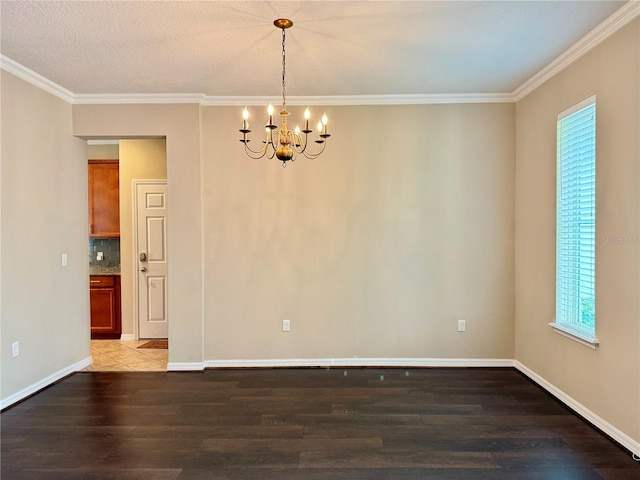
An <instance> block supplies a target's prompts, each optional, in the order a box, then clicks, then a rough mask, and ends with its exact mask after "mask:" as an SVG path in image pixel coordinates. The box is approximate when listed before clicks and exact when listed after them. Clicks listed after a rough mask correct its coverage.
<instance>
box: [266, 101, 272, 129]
mask: <svg viewBox="0 0 640 480" xmlns="http://www.w3.org/2000/svg"><path fill="white" fill-rule="evenodd" d="M267 112H268V113H269V126H271V125H273V105H271V104H269V106H268V107H267Z"/></svg>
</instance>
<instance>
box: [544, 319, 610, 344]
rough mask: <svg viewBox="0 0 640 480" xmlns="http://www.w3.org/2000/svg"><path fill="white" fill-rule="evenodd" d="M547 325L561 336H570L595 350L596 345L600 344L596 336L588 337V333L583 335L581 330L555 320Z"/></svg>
mask: <svg viewBox="0 0 640 480" xmlns="http://www.w3.org/2000/svg"><path fill="white" fill-rule="evenodd" d="M549 326H550V327H551V328H553V331H554V332H556V333H558V334H560V335H562V336H563V337H567V338H570V339H571V340H575V341H576V342H578V343H581V344H582V345H584V346H585V347H589V348H592V349H593V350H597V349H598V347H599V346H600V342H599V341H598V339H597V338H596V337H590V336H588V335H585V334H584V333H582V332H579V331H577V330H573V329H572V328H569V327H566V326H564V325H560V324H558V323H555V322H551V323H550V324H549Z"/></svg>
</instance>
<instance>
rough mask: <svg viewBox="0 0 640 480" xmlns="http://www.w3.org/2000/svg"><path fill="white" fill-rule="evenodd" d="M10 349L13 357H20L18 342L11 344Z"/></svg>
mask: <svg viewBox="0 0 640 480" xmlns="http://www.w3.org/2000/svg"><path fill="white" fill-rule="evenodd" d="M11 349H12V350H13V356H14V357H17V356H18V355H20V342H13V343H12V344H11Z"/></svg>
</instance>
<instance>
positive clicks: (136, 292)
mask: <svg viewBox="0 0 640 480" xmlns="http://www.w3.org/2000/svg"><path fill="white" fill-rule="evenodd" d="M138 185H167V180H166V179H164V178H159V179H155V180H154V179H143V180H140V179H133V180H131V188H132V190H133V192H132V197H131V200H132V202H131V206H132V208H133V212H132V215H131V217H132V218H133V232H132V233H133V246H134V248H133V265H135V267H134V272H135V273H134V281H133V310H134V312H133V335H134V337H135V340H140V286H139V283H140V282H139V281H138ZM168 190H169V187H168V185H167V191H168ZM167 262H168V259H167ZM167 335H168V332H167Z"/></svg>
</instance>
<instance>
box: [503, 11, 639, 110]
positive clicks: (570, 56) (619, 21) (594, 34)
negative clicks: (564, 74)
mask: <svg viewBox="0 0 640 480" xmlns="http://www.w3.org/2000/svg"><path fill="white" fill-rule="evenodd" d="M638 15H640V1H638V0H630V1H629V2H627V3H626V4H625V5H623V6H622V7H620V8H619V9H618V10H616V11H615V12H614V13H613V14H612V15H611V16H610V17H609V18H607V19H606V20H605V21H604V22H602V23H601V24H600V25H598V26H597V27H596V28H594V29H593V30H591V31H590V32H589V33H587V34H586V35H585V36H584V37H582V38H581V39H580V40H578V41H577V42H576V43H574V44H573V45H572V46H571V47H569V48H568V49H567V50H565V51H564V53H562V54H560V56H559V57H557V58H556V59H555V60H553V61H552V62H551V63H549V64H548V65H547V66H546V67H544V68H543V69H542V70H540V71H539V72H538V73H536V74H535V75H534V76H533V77H531V78H530V79H529V80H527V81H526V82H524V83H523V84H522V85H520V86H519V87H518V88H516V89H515V90H514V91H513V93H512V94H511V95H512V97H513V98H514V100H515V101H516V102H517V101H519V100H521V99H522V98H524V97H525V96H527V95H528V94H530V93H531V92H532V91H534V90H535V89H536V88H538V87H539V86H540V85H542V84H543V83H544V82H546V81H547V80H549V79H550V78H551V77H553V76H554V75H556V74H557V73H559V72H560V71H561V70H564V69H565V68H567V67H568V66H569V65H571V64H572V63H573V62H575V61H576V60H578V59H579V58H580V57H582V56H583V55H584V54H586V53H587V52H588V51H590V50H591V49H593V48H595V47H596V46H598V45H599V44H601V43H602V42H604V41H605V40H606V39H607V38H609V37H610V36H611V35H613V34H614V33H615V32H617V31H618V30H620V29H621V28H622V27H624V26H625V25H627V24H628V23H629V22H631V21H632V20H634V19H635V18H636V17H637V16H638Z"/></svg>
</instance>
